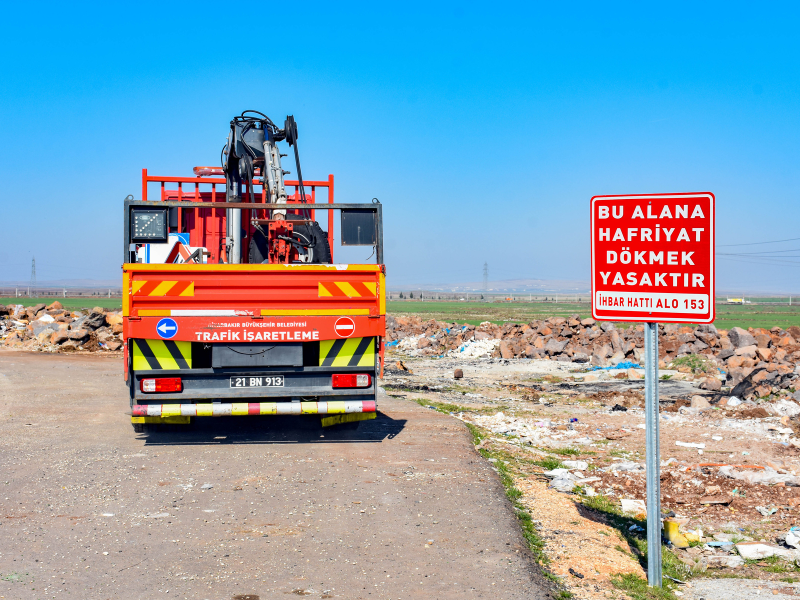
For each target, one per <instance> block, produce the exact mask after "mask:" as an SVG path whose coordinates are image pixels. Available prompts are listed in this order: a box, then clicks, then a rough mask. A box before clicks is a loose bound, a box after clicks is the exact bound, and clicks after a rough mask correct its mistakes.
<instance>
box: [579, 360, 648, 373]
mask: <svg viewBox="0 0 800 600" xmlns="http://www.w3.org/2000/svg"><path fill="white" fill-rule="evenodd" d="M641 368H642V367H641V366H640V365H639V363H635V362H628V361H623V362H620V363H617V364H615V365H611V366H609V367H590V368H589V369H588V370H589V371H611V370H613V369H641Z"/></svg>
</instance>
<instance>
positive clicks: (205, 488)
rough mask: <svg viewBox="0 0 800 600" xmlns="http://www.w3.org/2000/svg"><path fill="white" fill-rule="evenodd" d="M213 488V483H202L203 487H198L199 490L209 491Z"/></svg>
mask: <svg viewBox="0 0 800 600" xmlns="http://www.w3.org/2000/svg"><path fill="white" fill-rule="evenodd" d="M213 487H214V484H213V483H204V484H203V485H201V486H200V489H201V490H210V489H211V488H213Z"/></svg>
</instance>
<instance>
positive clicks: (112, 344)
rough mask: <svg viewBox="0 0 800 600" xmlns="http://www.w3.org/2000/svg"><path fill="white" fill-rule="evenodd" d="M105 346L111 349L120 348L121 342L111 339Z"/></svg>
mask: <svg viewBox="0 0 800 600" xmlns="http://www.w3.org/2000/svg"><path fill="white" fill-rule="evenodd" d="M106 348H108V349H109V350H112V351H116V350H119V349H120V348H122V342H120V341H118V340H112V341H110V342H108V343H107V344H106Z"/></svg>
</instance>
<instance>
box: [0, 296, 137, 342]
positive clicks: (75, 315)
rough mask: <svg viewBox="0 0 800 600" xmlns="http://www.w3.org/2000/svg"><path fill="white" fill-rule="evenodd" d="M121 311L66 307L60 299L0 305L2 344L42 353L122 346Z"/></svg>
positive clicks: (0, 340)
mask: <svg viewBox="0 0 800 600" xmlns="http://www.w3.org/2000/svg"><path fill="white" fill-rule="evenodd" d="M121 335H122V312H121V311H113V312H108V311H106V309H103V308H100V307H96V308H93V309H92V310H90V311H75V312H72V311H69V310H65V309H64V307H63V306H62V305H61V303H60V302H58V301H56V302H53V303H52V304H51V305H49V306H46V305H44V304H37V305H36V306H28V307H25V306H22V305H21V304H12V305H9V306H3V305H1V304H0V345H2V346H3V347H5V348H15V349H19V350H36V351H42V352H74V351H77V350H87V351H91V352H95V351H100V350H108V351H116V350H120V349H121V348H122V339H121Z"/></svg>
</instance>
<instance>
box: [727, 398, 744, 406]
mask: <svg viewBox="0 0 800 600" xmlns="http://www.w3.org/2000/svg"><path fill="white" fill-rule="evenodd" d="M741 403H742V401H741V400H739V398H737V397H736V396H731V397H730V398H728V403H727V404H726V405H725V406H726V407H728V408H733V407H734V406H739V405H740V404H741Z"/></svg>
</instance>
